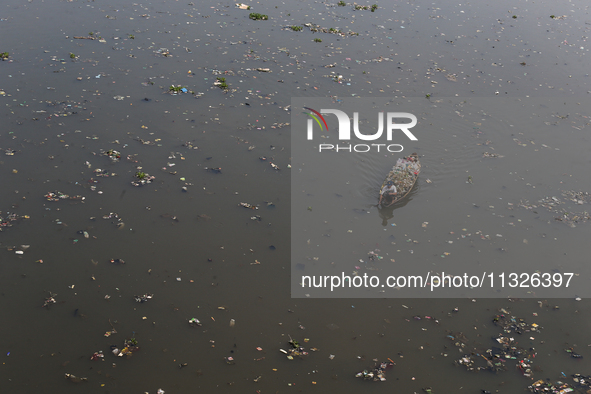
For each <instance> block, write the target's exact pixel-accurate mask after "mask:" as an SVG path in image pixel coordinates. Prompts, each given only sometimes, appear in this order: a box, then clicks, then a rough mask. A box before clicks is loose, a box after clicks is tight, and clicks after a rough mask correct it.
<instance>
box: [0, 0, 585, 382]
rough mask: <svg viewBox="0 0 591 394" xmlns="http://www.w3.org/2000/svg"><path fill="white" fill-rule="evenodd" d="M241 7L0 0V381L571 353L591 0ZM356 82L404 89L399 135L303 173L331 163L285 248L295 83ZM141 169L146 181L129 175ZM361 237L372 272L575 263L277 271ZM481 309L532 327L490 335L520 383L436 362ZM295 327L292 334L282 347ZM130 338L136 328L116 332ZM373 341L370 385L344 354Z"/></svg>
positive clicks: (350, 260) (452, 375)
mask: <svg viewBox="0 0 591 394" xmlns="http://www.w3.org/2000/svg"><path fill="white" fill-rule="evenodd" d="M246 4H247V5H250V6H251V10H244V9H240V8H239V7H237V6H236V4H235V3H232V2H214V1H199V2H172V1H161V2H144V3H122V2H116V1H111V2H94V1H89V2H84V1H63V2H44V1H30V2H26V3H23V2H16V1H11V0H9V1H6V2H4V3H3V5H2V8H1V10H2V11H1V12H0V36H1V37H2V40H1V47H0V52H8V53H9V57H8V59H7V60H5V61H2V62H0V75H1V77H0V91H1V92H0V101H1V103H2V115H3V116H2V119H3V121H2V126H1V127H0V148H1V149H2V159H1V160H0V179H1V180H2V185H3V186H4V187H2V188H0V212H1V213H0V216H1V217H2V218H3V219H7V218H8V215H9V214H16V215H18V217H19V219H17V220H15V221H11V222H10V224H12V226H10V227H9V226H5V227H2V230H3V231H2V232H0V246H1V247H2V250H0V252H1V260H0V295H1V296H0V310H1V311H2V315H3V324H2V325H1V326H0V334H1V337H2V341H1V342H0V348H1V349H0V350H1V352H0V357H2V364H1V365H0V368H2V372H1V373H0V391H1V392H13V393H39V392H48V393H58V392H59V393H69V392H72V393H74V392H84V393H144V392H149V393H155V392H156V391H157V390H158V389H159V388H162V389H163V390H164V391H165V392H166V393H187V392H195V391H201V392H208V393H209V392H220V393H228V392H260V393H277V392H280V393H286V392H295V391H297V392H306V393H307V392H340V393H353V392H358V391H359V390H367V389H369V390H372V391H375V392H393V391H395V392H400V393H415V392H417V393H418V392H421V390H422V389H423V388H427V387H432V392H434V393H450V392H465V393H479V392H480V390H489V391H491V392H502V393H518V392H523V390H524V389H526V388H527V386H528V385H529V384H531V383H532V379H534V380H537V379H550V380H551V381H556V380H559V379H561V378H562V379H564V380H565V381H569V382H571V383H572V379H571V378H570V375H572V374H575V373H581V374H585V375H587V374H591V366H590V365H589V361H588V359H589V357H591V354H590V353H589V351H588V346H589V345H590V343H589V341H588V340H587V336H588V335H587V334H588V328H589V325H590V321H589V320H590V318H589V310H590V307H589V303H588V300H587V299H586V298H588V296H587V294H586V293H585V292H586V291H588V286H585V283H586V282H585V281H588V280H589V274H588V273H586V272H585V269H586V263H587V262H588V259H589V258H588V256H589V253H588V250H589V248H588V246H587V245H588V241H587V240H588V239H589V236H590V235H591V234H590V231H591V230H590V228H591V227H589V224H588V223H586V220H585V219H584V218H585V213H584V212H585V210H586V209H588V208H586V207H588V205H587V203H588V202H589V201H588V200H587V197H586V196H587V195H579V197H578V198H576V199H575V201H574V202H573V201H572V198H570V197H572V194H569V192H572V191H576V192H587V191H589V190H590V189H591V184H590V182H589V177H588V169H589V164H590V163H589V159H588V157H589V136H588V129H589V101H588V94H589V90H590V88H589V82H588V80H589V79H588V78H589V76H588V70H589V67H588V66H589V63H588V58H587V57H588V56H589V50H588V42H587V39H588V38H587V35H588V31H589V23H590V22H589V20H588V17H587V16H588V11H589V9H588V6H587V5H586V4H582V3H581V4H579V3H572V2H570V3H569V2H549V1H542V2H535V3H534V2H527V1H520V2H511V3H509V2H506V1H502V2H495V3H485V2H476V3H467V4H455V3H451V2H423V1H412V2H402V3H400V2H397V3H393V2H388V3H378V8H377V10H375V12H372V11H371V10H355V9H354V6H353V5H352V4H350V3H347V4H346V5H345V6H338V5H337V4H336V3H326V2H314V3H309V2H304V1H293V2H279V1H268V2H249V3H246ZM361 5H368V6H371V4H370V3H367V4H361ZM252 12H254V13H260V14H265V15H268V20H252V19H249V17H248V16H249V14H250V13H252ZM551 15H552V16H553V17H551ZM308 23H310V24H313V25H311V27H312V28H314V29H316V30H317V31H315V32H314V31H311V29H310V26H306V25H305V24H308ZM291 26H301V27H302V29H301V31H294V30H293V29H291ZM314 26H318V27H314ZM331 28H332V29H333V30H332V31H331V30H330V29H331ZM323 29H324V30H323ZM339 30H340V31H342V34H333V32H334V31H339ZM323 31H326V32H323ZM314 39H318V40H321V41H320V42H318V40H316V41H315V40H314ZM257 69H261V70H262V71H258V70H257ZM267 69H268V70H267ZM218 78H225V83H226V84H227V85H228V88H227V89H222V88H221V87H220V86H218V85H216V83H218V84H220V83H222V81H219V80H218ZM216 81H217V82H216ZM171 87H180V88H181V89H183V88H184V89H186V92H183V91H182V90H181V91H180V92H178V93H175V92H172V91H171ZM358 98H359V99H365V98H369V99H371V98H376V100H377V99H378V98H379V99H380V100H382V99H384V100H391V101H392V102H396V103H401V102H406V103H411V104H412V108H411V109H410V110H409V111H408V112H414V111H416V113H417V116H418V117H419V121H420V123H419V126H420V127H419V129H418V130H420V132H417V134H418V135H419V141H418V142H417V143H410V142H405V143H404V145H405V146H404V148H405V150H404V151H403V152H402V153H399V154H388V155H379V156H378V155H372V156H370V157H368V158H367V160H364V161H358V160H356V159H354V158H353V157H346V156H342V157H341V158H340V159H339V160H342V165H343V166H344V167H341V169H342V170H343V172H342V173H335V176H334V177H329V178H321V179H320V180H314V178H305V179H304V180H303V182H314V181H315V182H317V183H318V182H320V183H322V182H323V180H322V179H324V180H327V179H328V180H329V181H330V182H333V183H330V184H328V183H327V184H326V185H325V186H330V188H329V189H328V190H330V193H328V192H327V190H326V189H323V188H318V191H320V192H322V193H325V194H326V196H324V197H323V198H314V197H313V196H312V197H309V196H306V197H305V198H304V200H305V199H306V198H312V199H313V200H312V201H313V204H312V203H306V204H305V205H302V207H303V208H304V209H302V211H301V213H300V215H302V217H303V218H307V219H311V227H310V230H309V231H310V233H309V235H308V236H306V237H304V238H303V240H304V241H306V240H308V239H310V240H311V243H310V245H309V246H308V245H307V244H306V246H302V245H296V246H297V249H295V250H296V251H298V252H301V253H302V260H293V259H292V257H293V256H292V253H291V252H292V247H293V246H294V245H292V244H291V241H292V240H291V239H290V234H293V232H294V229H295V230H296V231H297V230H301V227H298V226H296V227H293V226H292V220H291V218H292V214H293V212H292V186H293V184H292V179H291V173H292V171H293V170H298V171H299V169H301V168H302V164H305V163H307V162H308V160H312V159H311V158H306V157H303V156H302V155H301V154H300V152H295V151H294V152H292V140H291V138H292V133H291V131H292V129H294V130H295V126H294V125H293V124H292V123H293V122H295V121H296V120H297V119H304V118H305V115H302V114H301V113H300V112H301V110H302V108H296V107H295V104H294V105H293V106H292V103H303V102H312V103H313V102H315V101H314V100H328V102H329V103H331V105H333V104H334V105H335V106H338V105H347V104H349V103H351V102H352V100H356V99H358ZM298 105H299V104H298ZM309 105H310V106H312V107H313V104H309ZM409 105H410V104H409ZM313 108H314V107H313ZM409 108H410V107H409ZM372 121H373V120H372V119H370V120H369V122H372ZM298 127H299V126H298ZM419 133H420V134H419ZM413 151H417V153H419V155H420V156H421V163H422V165H423V168H422V171H421V176H420V178H419V182H418V184H417V186H416V187H415V189H414V190H413V192H412V193H411V195H410V196H409V198H408V199H407V200H406V201H405V202H403V203H402V204H400V205H397V206H395V207H393V208H392V209H389V210H388V209H385V210H380V209H377V208H376V207H375V206H374V205H375V204H376V199H377V197H376V196H377V193H378V190H379V186H380V185H381V182H382V181H383V179H384V177H385V175H386V174H387V172H388V171H389V169H390V168H391V166H392V164H393V163H394V162H395V160H396V159H397V158H399V157H401V156H402V155H406V154H410V153H412V152H413ZM485 152H488V153H494V154H498V155H499V156H500V157H495V158H488V157H483V154H484V153H485ZM117 156H120V157H119V158H117ZM270 163H273V164H274V165H276V166H277V168H278V169H274V167H273V166H271V165H270ZM339 164H341V162H339ZM331 165H332V164H331ZM327 168H330V166H327ZM142 173H143V175H141V174H142ZM304 174H306V173H305V172H304ZM107 175H108V176H107ZM138 176H139V177H144V178H146V177H147V178H150V177H151V176H154V177H155V178H154V179H153V180H152V182H151V183H147V184H145V185H143V186H139V187H135V186H133V185H132V184H131V182H137V181H138V180H139V179H138ZM427 180H429V182H427ZM347 182H349V183H348V184H347ZM183 188H185V189H183ZM50 192H51V193H56V192H59V193H63V195H67V196H69V197H72V198H61V199H58V200H59V201H49V200H48V199H47V197H45V196H46V195H47V193H50ZM78 196H79V197H78ZM551 197H555V198H556V199H557V200H559V202H560V204H558V202H557V201H556V200H552V198H551ZM548 198H549V200H548ZM540 200H542V202H541V203H540ZM577 200H580V201H581V202H582V204H579V203H578V202H577ZM240 203H248V204H252V205H254V206H257V207H258V209H257V210H254V209H245V208H244V207H242V206H240ZM550 204H554V205H550ZM534 205H535V206H536V207H533V206H534ZM544 205H545V206H546V207H545V206H544ZM295 206H296V205H294V207H295ZM308 206H310V207H311V210H307V209H306V208H307V207H308ZM565 212H566V213H568V215H567V217H565V216H564V213H565ZM305 215H308V216H305ZM574 216H579V218H578V219H574V220H573V218H574ZM557 217H559V218H562V219H563V220H562V221H558V220H556V218H557ZM333 220H334V222H333ZM327 221H328V223H327ZM308 224H309V223H308ZM423 224H425V226H423ZM348 230H351V231H352V232H353V234H355V238H351V237H349V238H347V236H348V235H350V234H351V233H348V232H347V231H348ZM357 234H359V235H357ZM497 234H498V235H500V236H497ZM326 235H329V236H326ZM487 236H488V238H487ZM312 241H314V242H312ZM449 241H452V242H451V243H450V242H449ZM317 245H318V246H317ZM374 250H378V252H376V253H378V254H379V255H381V256H382V257H384V260H383V263H380V264H383V265H382V266H381V267H378V268H382V267H383V266H385V264H386V263H388V264H392V265H393V264H399V265H400V267H412V266H414V265H417V264H426V265H430V267H429V270H433V271H437V272H440V271H441V270H447V269H449V270H453V271H454V273H458V272H465V271H468V270H469V269H471V268H473V266H474V263H475V261H476V263H477V265H478V267H477V270H476V271H478V272H482V271H486V270H488V271H491V267H497V268H498V269H500V267H507V266H509V267H513V269H514V270H515V271H518V272H535V271H540V272H551V273H565V272H575V273H577V274H578V276H576V277H575V278H576V280H577V282H576V283H577V287H575V288H573V289H565V291H564V292H560V293H556V292H554V293H553V292H545V290H544V289H540V290H539V292H537V293H536V292H535V291H533V292H532V291H521V290H520V291H516V292H515V293H507V292H506V291H500V292H496V290H498V288H494V289H490V290H489V291H488V292H487V293H486V294H476V293H471V292H470V291H467V290H466V291H462V292H461V293H460V294H446V295H441V296H435V297H436V298H435V297H431V296H430V295H429V294H427V293H426V292H418V293H399V294H396V290H392V291H389V292H387V293H379V292H375V293H374V292H367V293H364V294H354V295H350V294H347V295H346V297H349V298H340V299H335V298H333V299H328V297H330V296H327V295H326V294H325V293H324V294H320V293H313V292H309V291H301V289H298V291H299V293H298V291H294V288H297V286H295V287H292V286H293V283H294V282H295V283H297V280H294V279H293V278H292V269H294V267H295V271H294V272H300V268H302V266H305V269H308V270H311V269H313V267H314V266H319V267H320V266H323V265H324V263H327V265H328V262H330V261H337V262H338V264H339V267H338V269H339V270H340V269H342V270H343V271H346V272H350V271H353V270H356V268H355V265H356V264H359V263H357V262H358V260H359V259H367V253H368V251H374ZM21 252H22V253H21ZM446 253H447V254H446ZM315 257H316V258H317V260H315V259H314V258H315ZM116 259H121V260H123V261H124V264H116ZM111 260H113V261H114V262H113V263H112V262H111ZM302 262H305V264H303V265H300V264H302ZM503 264H505V266H503ZM503 269H504V270H506V269H507V268H503ZM300 274H301V272H300ZM292 293H293V297H294V298H292ZM144 294H153V298H151V299H149V300H148V301H147V302H143V303H141V302H136V301H135V299H134V296H141V295H144ZM51 295H54V300H55V303H49V304H48V305H47V306H46V307H43V305H44V302H45V301H46V299H47V298H48V297H50V296H51ZM307 296H309V297H307ZM342 296H343V295H341V297H342ZM300 297H301V298H300ZM353 297H357V298H353ZM452 297H453V298H452ZM576 297H582V299H580V300H578V299H577V298H576ZM456 308H457V309H456ZM500 308H504V309H505V311H507V312H499V309H500ZM499 313H505V314H509V315H511V316H515V317H517V318H523V319H525V321H526V322H527V323H528V324H531V323H535V324H537V325H539V326H540V327H543V329H542V330H540V331H539V332H538V331H534V332H525V333H522V334H516V333H510V334H508V336H512V337H514V338H515V339H516V340H517V342H518V346H519V347H521V348H524V349H526V350H527V351H528V352H534V350H531V349H532V348H533V349H535V352H536V357H535V360H534V362H533V363H532V365H533V366H532V369H533V377H532V378H528V377H524V376H523V375H522V373H521V372H520V371H519V369H518V368H517V367H516V365H515V360H507V362H506V369H507V370H506V371H501V372H497V373H492V372H490V371H481V372H480V373H474V372H468V371H466V368H464V367H463V366H455V365H454V360H457V359H458V358H460V356H462V355H464V354H470V353H471V352H472V353H474V354H477V355H476V356H475V358H476V359H478V357H480V355H483V354H486V350H487V349H490V348H492V347H493V346H495V345H496V346H499V345H498V343H497V342H496V341H494V340H493V339H491V337H493V336H494V337H496V336H497V335H498V334H499V333H501V332H502V329H501V328H499V326H495V325H494V324H493V321H492V320H493V318H494V317H495V315H498V314H499ZM191 318H196V319H199V320H200V322H201V324H202V325H201V326H198V327H191V326H190V325H189V323H188V321H189V319H191ZM113 330H115V331H116V333H112V334H111V335H110V336H105V334H106V333H107V332H111V331H113ZM458 332H462V333H463V335H464V336H465V346H464V347H463V348H461V349H459V350H458V348H457V347H456V346H455V343H456V342H455V341H452V340H450V338H449V337H448V335H451V336H454V338H458V337H459V336H458ZM290 337H291V338H293V339H295V340H297V341H299V342H300V344H301V345H302V346H303V347H304V348H305V349H306V351H308V352H309V355H307V356H303V357H301V359H300V357H296V358H295V359H293V360H289V359H287V358H286V355H285V354H284V353H282V352H280V351H279V349H285V350H287V349H289V347H290V344H289V340H290ZM130 338H135V339H136V340H137V342H138V347H139V351H137V352H134V353H133V355H132V356H131V357H117V356H115V355H113V354H111V347H112V346H116V347H117V348H119V349H122V348H123V346H124V341H125V340H126V339H130ZM462 338H464V337H463V336H462ZM312 348H313V349H315V351H312V350H311V349H312ZM570 348H572V349H573V351H574V352H575V353H578V354H580V355H582V356H583V357H582V358H573V357H571V354H570V353H567V352H565V350H564V349H570ZM259 349H260V350H259ZM98 351H103V352H104V358H102V359H99V360H97V361H92V360H90V358H91V356H92V355H93V353H94V352H98ZM225 357H232V358H233V359H234V363H231V364H228V363H227V362H226V360H225V359H224V358H225ZM388 358H389V359H391V360H392V362H394V363H395V364H396V365H395V366H393V368H391V369H389V370H388V371H387V372H386V378H387V380H386V381H385V382H366V381H363V380H362V379H356V378H355V377H354V376H355V374H356V373H357V372H359V371H361V370H364V369H367V368H371V367H372V366H373V365H374V361H373V360H374V359H376V360H379V361H387V360H388ZM483 361H484V360H483ZM185 364H186V365H185ZM484 365H485V366H486V362H484ZM65 374H73V375H75V376H77V377H84V378H87V380H85V381H83V382H80V383H78V384H77V383H74V382H72V381H70V380H68V379H66V378H64V376H65ZM563 374H564V375H566V377H564V375H563ZM259 377H260V378H259ZM255 380H256V381H255Z"/></svg>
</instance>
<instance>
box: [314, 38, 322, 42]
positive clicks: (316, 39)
mask: <svg viewBox="0 0 591 394" xmlns="http://www.w3.org/2000/svg"><path fill="white" fill-rule="evenodd" d="M314 42H322V40H321V39H320V38H315V39H314Z"/></svg>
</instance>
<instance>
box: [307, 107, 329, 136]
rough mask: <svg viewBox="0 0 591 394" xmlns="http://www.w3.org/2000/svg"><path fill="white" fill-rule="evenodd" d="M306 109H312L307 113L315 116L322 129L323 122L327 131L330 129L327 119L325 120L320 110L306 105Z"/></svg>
mask: <svg viewBox="0 0 591 394" xmlns="http://www.w3.org/2000/svg"><path fill="white" fill-rule="evenodd" d="M304 109H307V110H308V111H312V112H306V114H308V115H309V116H311V117H312V118H314V120H315V121H316V123H318V126H320V130H323V129H324V128H323V127H322V123H324V127H326V131H328V125H327V124H326V120H324V116H322V115H320V112H318V111H316V110H313V109H312V108H309V107H304ZM318 118H320V119H318ZM320 120H322V123H320Z"/></svg>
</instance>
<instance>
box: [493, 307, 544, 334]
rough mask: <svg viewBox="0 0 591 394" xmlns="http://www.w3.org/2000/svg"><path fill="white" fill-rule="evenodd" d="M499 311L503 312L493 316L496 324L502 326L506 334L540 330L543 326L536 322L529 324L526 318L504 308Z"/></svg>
mask: <svg viewBox="0 0 591 394" xmlns="http://www.w3.org/2000/svg"><path fill="white" fill-rule="evenodd" d="M499 312H501V313H500V314H498V315H495V317H494V318H493V323H494V324H495V326H499V327H501V328H502V329H503V331H504V332H505V333H506V334H510V333H512V332H514V333H516V334H523V333H528V332H532V331H538V332H539V331H540V330H541V328H542V327H540V326H538V325H537V324H536V323H532V324H528V323H526V321H525V320H524V319H520V318H517V317H515V316H511V314H510V313H509V312H508V311H507V310H506V309H504V308H501V309H499Z"/></svg>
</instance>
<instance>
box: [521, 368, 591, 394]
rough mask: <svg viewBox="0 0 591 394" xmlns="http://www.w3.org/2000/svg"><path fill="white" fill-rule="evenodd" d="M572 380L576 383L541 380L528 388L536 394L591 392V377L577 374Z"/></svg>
mask: <svg viewBox="0 0 591 394" xmlns="http://www.w3.org/2000/svg"><path fill="white" fill-rule="evenodd" d="M563 375H564V373H563ZM564 377H566V375H564ZM572 378H573V382H574V383H568V382H563V381H561V380H558V381H556V382H554V383H552V381H551V380H550V379H546V380H543V379H540V380H538V381H536V382H534V383H533V384H532V385H531V386H528V387H527V388H528V390H529V391H530V392H531V393H535V394H542V393H552V394H566V393H588V392H589V391H590V390H591V375H587V376H585V375H581V374H579V373H576V374H573V375H572Z"/></svg>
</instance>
